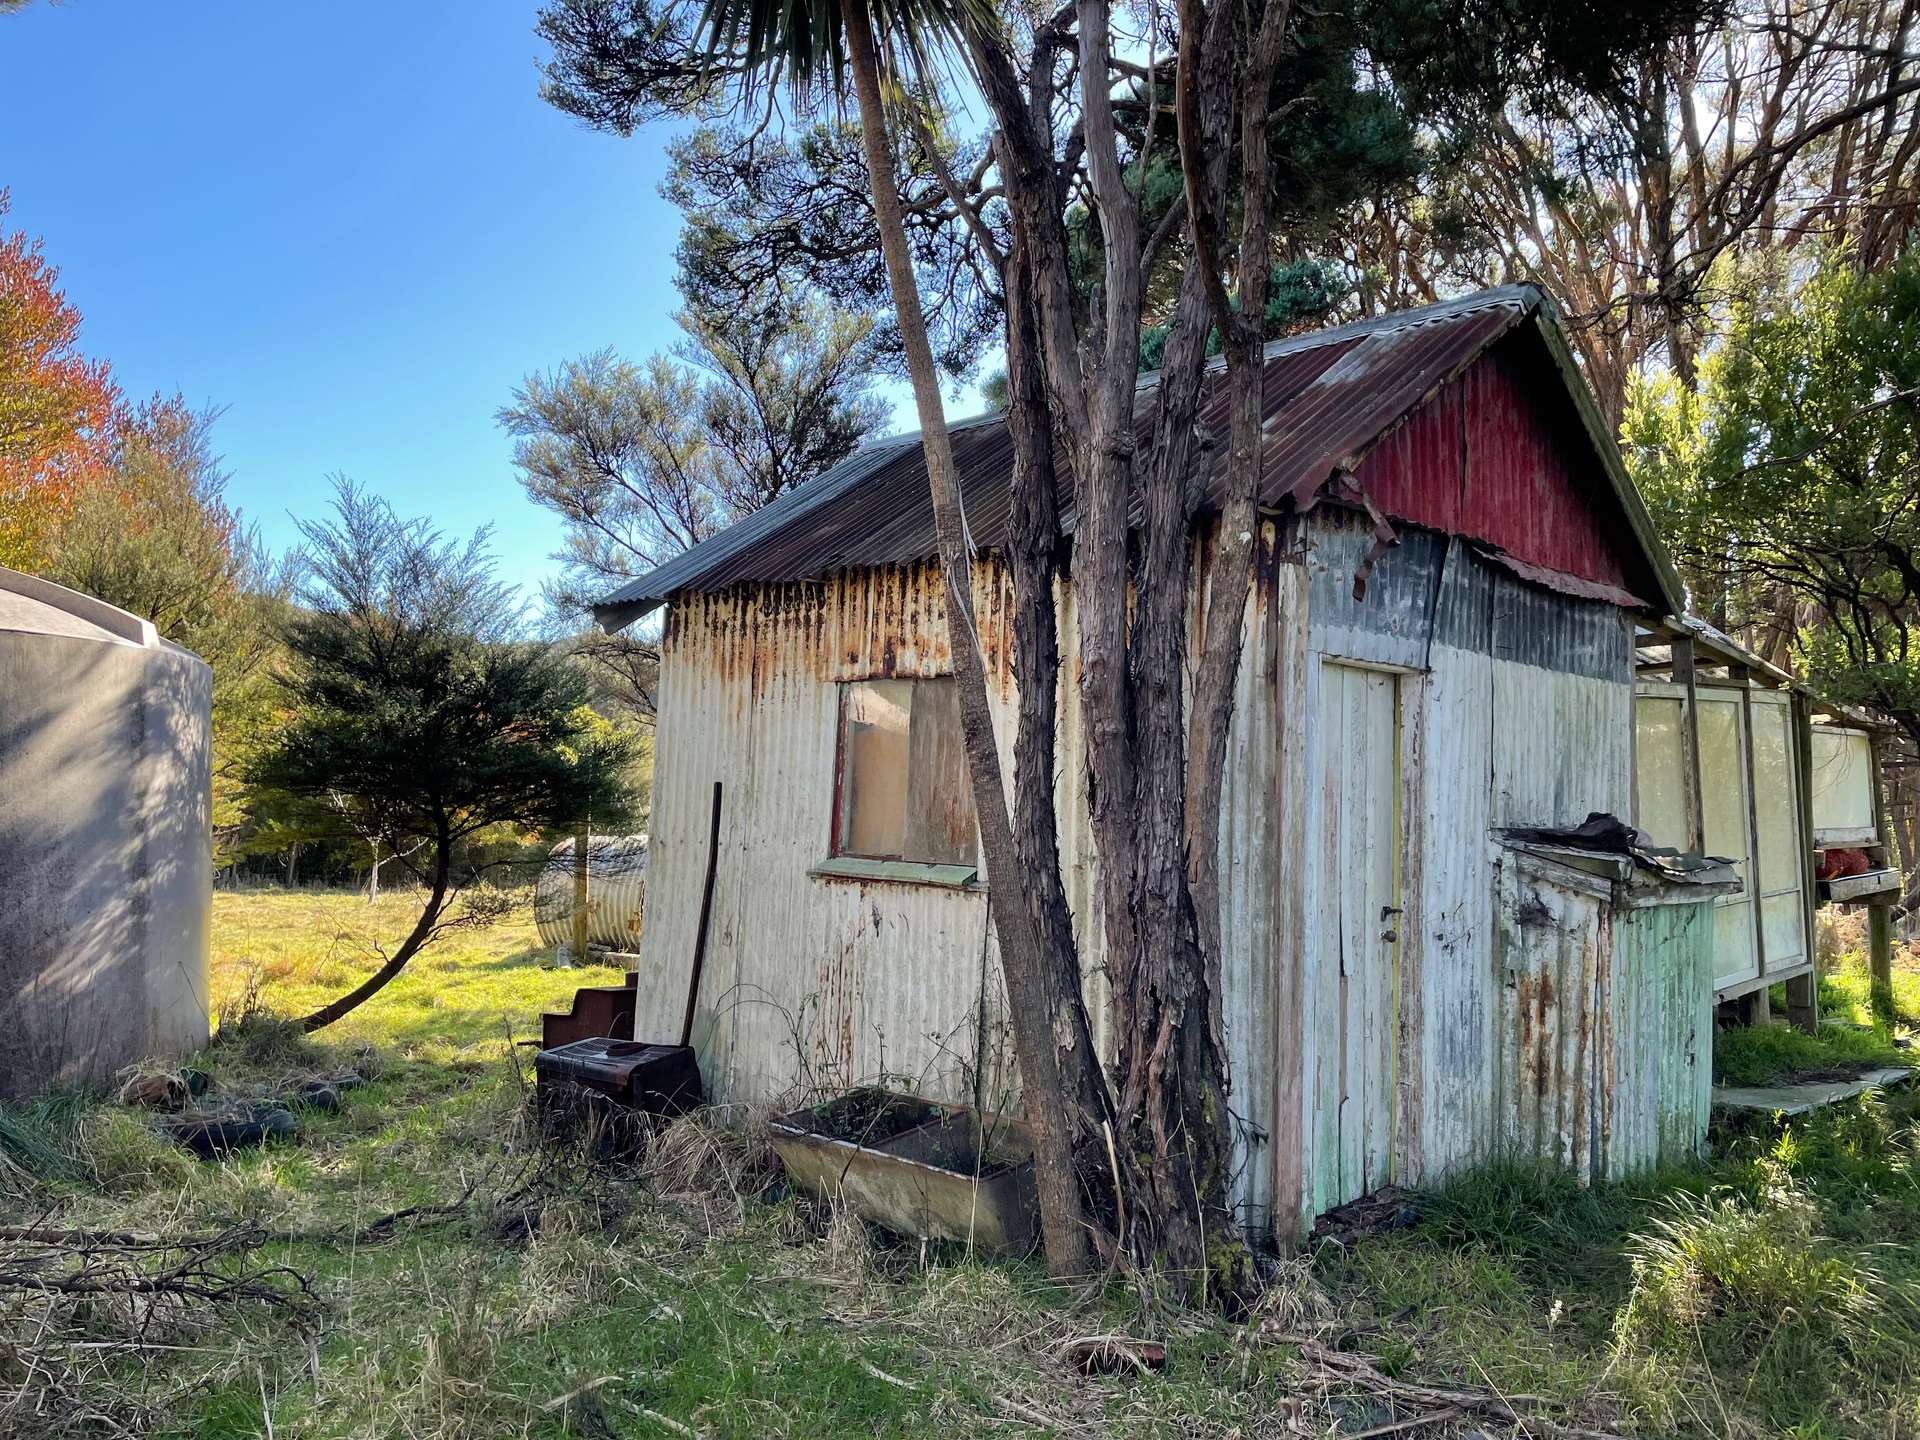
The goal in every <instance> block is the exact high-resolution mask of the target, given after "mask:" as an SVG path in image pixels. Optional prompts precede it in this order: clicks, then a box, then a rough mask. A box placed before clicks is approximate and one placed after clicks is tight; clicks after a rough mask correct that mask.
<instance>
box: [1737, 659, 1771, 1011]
mask: <svg viewBox="0 0 1920 1440" xmlns="http://www.w3.org/2000/svg"><path fill="white" fill-rule="evenodd" d="M1741 673H1742V675H1744V674H1745V673H1746V672H1745V671H1744V670H1743V671H1742V672H1741ZM1740 730H1741V735H1740V749H1741V752H1742V754H1743V756H1744V758H1745V760H1746V766H1747V896H1748V902H1747V903H1748V908H1749V909H1750V910H1751V911H1752V912H1753V961H1754V964H1755V965H1756V966H1758V967H1759V970H1760V978H1761V979H1762V980H1764V979H1766V978H1767V921H1766V916H1765V915H1764V914H1763V913H1762V910H1763V907H1762V905H1761V903H1760V799H1759V797H1758V796H1757V795H1756V794H1755V793H1754V790H1755V788H1756V784H1755V780H1756V777H1755V775H1754V769H1753V687H1752V686H1751V685H1748V686H1746V687H1745V688H1743V689H1742V690H1741V691H1740ZM1760 993H1761V1004H1760V1007H1759V1009H1758V1011H1757V1016H1758V1018H1757V1020H1755V1021H1754V1022H1752V1023H1757V1024H1764V1023H1765V1021H1766V1019H1767V1011H1766V998H1765V997H1766V992H1765V991H1762V992H1760Z"/></svg>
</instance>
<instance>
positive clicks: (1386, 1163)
mask: <svg viewBox="0 0 1920 1440" xmlns="http://www.w3.org/2000/svg"><path fill="white" fill-rule="evenodd" d="M1399 692H1400V677H1399V676H1398V675H1397V674H1393V673H1390V672H1386V671H1381V670H1370V669H1363V668H1361V667H1359V666H1353V665H1341V664H1336V663H1334V662H1331V661H1328V662H1324V663H1323V664H1322V665H1321V667H1320V705H1319V715H1318V717H1317V718H1318V722H1319V729H1318V734H1317V739H1318V741H1319V752H1320V757H1321V758H1320V776H1319V780H1320V795H1319V797H1318V798H1319V801H1320V806H1319V808H1320V812H1321V827H1320V835H1319V837H1318V841H1319V845H1320V847H1321V849H1320V865H1319V875H1320V884H1319V886H1318V896H1317V905H1316V916H1315V931H1316V934H1315V941H1316V943H1315V946H1314V950H1315V956H1314V963H1315V971H1316V974H1317V977H1318V979H1319V992H1318V998H1319V1001H1320V1003H1319V1005H1318V1006H1317V1007H1316V1008H1317V1010H1318V1012H1319V1022H1318V1027H1317V1028H1318V1034H1317V1036H1316V1039H1317V1041H1318V1046H1317V1048H1318V1072H1319V1073H1318V1084H1317V1085H1316V1087H1315V1090H1316V1094H1317V1097H1318V1107H1317V1108H1318V1109H1319V1112H1320V1113H1319V1115H1318V1116H1317V1117H1316V1120H1317V1127H1316V1128H1317V1138H1318V1140H1319V1144H1318V1147H1317V1149H1318V1157H1317V1164H1316V1167H1315V1168H1316V1171H1317V1176H1316V1179H1317V1181H1318V1183H1317V1184H1316V1187H1315V1189H1316V1192H1317V1195H1316V1198H1317V1199H1318V1200H1319V1202H1320V1204H1319V1208H1321V1209H1323V1210H1324V1209H1328V1208H1331V1207H1332V1206H1334V1205H1340V1204H1344V1203H1345V1202H1346V1201H1348V1200H1351V1199H1354V1198H1355V1197H1357V1196H1360V1195H1365V1194H1367V1193H1368V1192H1370V1191H1373V1190H1377V1189H1378V1188H1379V1187H1380V1186H1382V1185H1385V1184H1387V1183H1388V1182H1389V1181H1390V1180H1392V1178H1393V1170H1392V1166H1393V1128H1394V1094H1395V1081H1396V1078H1397V1077H1396V1076H1395V1074H1394V1057H1395V1053H1396V1047H1395V1044H1394V1036H1395V1033H1396V1030H1397V1016H1398V1011H1399V989H1400V987H1399V978H1400V977H1399V953H1400V945H1399V926H1400V814H1399V795H1400V693H1399Z"/></svg>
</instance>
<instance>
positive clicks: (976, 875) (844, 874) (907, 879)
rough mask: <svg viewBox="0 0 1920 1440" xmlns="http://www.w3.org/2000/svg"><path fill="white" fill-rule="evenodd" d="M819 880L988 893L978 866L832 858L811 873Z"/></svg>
mask: <svg viewBox="0 0 1920 1440" xmlns="http://www.w3.org/2000/svg"><path fill="white" fill-rule="evenodd" d="M807 874H809V875H811V876H813V877H814V878H815V879H818V880H888V881H892V882H894V883H895V884H899V885H937V886H940V887H941V888H943V889H947V890H972V889H985V888H986V887H985V885H984V884H983V883H982V882H981V880H980V867H979V866H977V865H928V864H923V863H920V862H918V861H913V860H868V859H866V858H864V857H862V856H858V855H832V856H829V857H828V858H827V859H825V860H822V861H821V862H820V863H819V864H817V865H815V866H813V867H812V868H811V869H809V870H808V871H807Z"/></svg>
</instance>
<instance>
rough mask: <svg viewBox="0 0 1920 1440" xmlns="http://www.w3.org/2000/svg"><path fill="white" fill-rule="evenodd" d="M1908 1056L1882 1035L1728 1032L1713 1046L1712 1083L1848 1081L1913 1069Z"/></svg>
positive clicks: (1845, 1028) (1777, 1029)
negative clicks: (1883, 1070)
mask: <svg viewBox="0 0 1920 1440" xmlns="http://www.w3.org/2000/svg"><path fill="white" fill-rule="evenodd" d="M1912 1060H1913V1057H1912V1055H1911V1053H1910V1052H1908V1051H1906V1050H1902V1049H1900V1048H1898V1047H1896V1046H1895V1045H1894V1043H1893V1041H1892V1039H1891V1038H1890V1037H1889V1036H1888V1035H1887V1034H1886V1033H1885V1032H1883V1031H1877V1030H1863V1029H1859V1028H1856V1027H1854V1026H1851V1025H1835V1024H1824V1025H1822V1026H1821V1027H1820V1029H1819V1032H1818V1033H1817V1034H1811V1035H1810V1034H1808V1033H1807V1032H1806V1031H1804V1030H1796V1029H1794V1028H1792V1027H1791V1026H1789V1025H1782V1024H1774V1025H1751V1026H1740V1027H1737V1028H1734V1029H1731V1030H1725V1031H1722V1032H1721V1033H1720V1035H1719V1036H1717V1037H1716V1038H1715V1040H1714V1044H1713V1078H1714V1082H1715V1083H1716V1084H1721V1085H1778V1084H1783V1083H1787V1082H1789V1081H1795V1080H1844V1079H1849V1078H1851V1077H1853V1076H1854V1075H1857V1074H1859V1073H1860V1072H1862V1071H1864V1070H1871V1069H1874V1068H1875V1067H1878V1066H1884V1065H1905V1064H1911V1063H1912Z"/></svg>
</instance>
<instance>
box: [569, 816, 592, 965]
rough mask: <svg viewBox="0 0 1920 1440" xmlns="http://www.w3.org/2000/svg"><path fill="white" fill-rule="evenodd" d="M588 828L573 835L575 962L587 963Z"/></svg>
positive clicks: (582, 828) (579, 963)
mask: <svg viewBox="0 0 1920 1440" xmlns="http://www.w3.org/2000/svg"><path fill="white" fill-rule="evenodd" d="M589 848H590V845H589V838H588V829H587V827H586V826H585V825H582V826H581V827H580V828H579V830H577V831H576V832H575V833H574V837H573V963H574V964H576V965H584V964H586V963H587V851H588V849H589Z"/></svg>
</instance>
